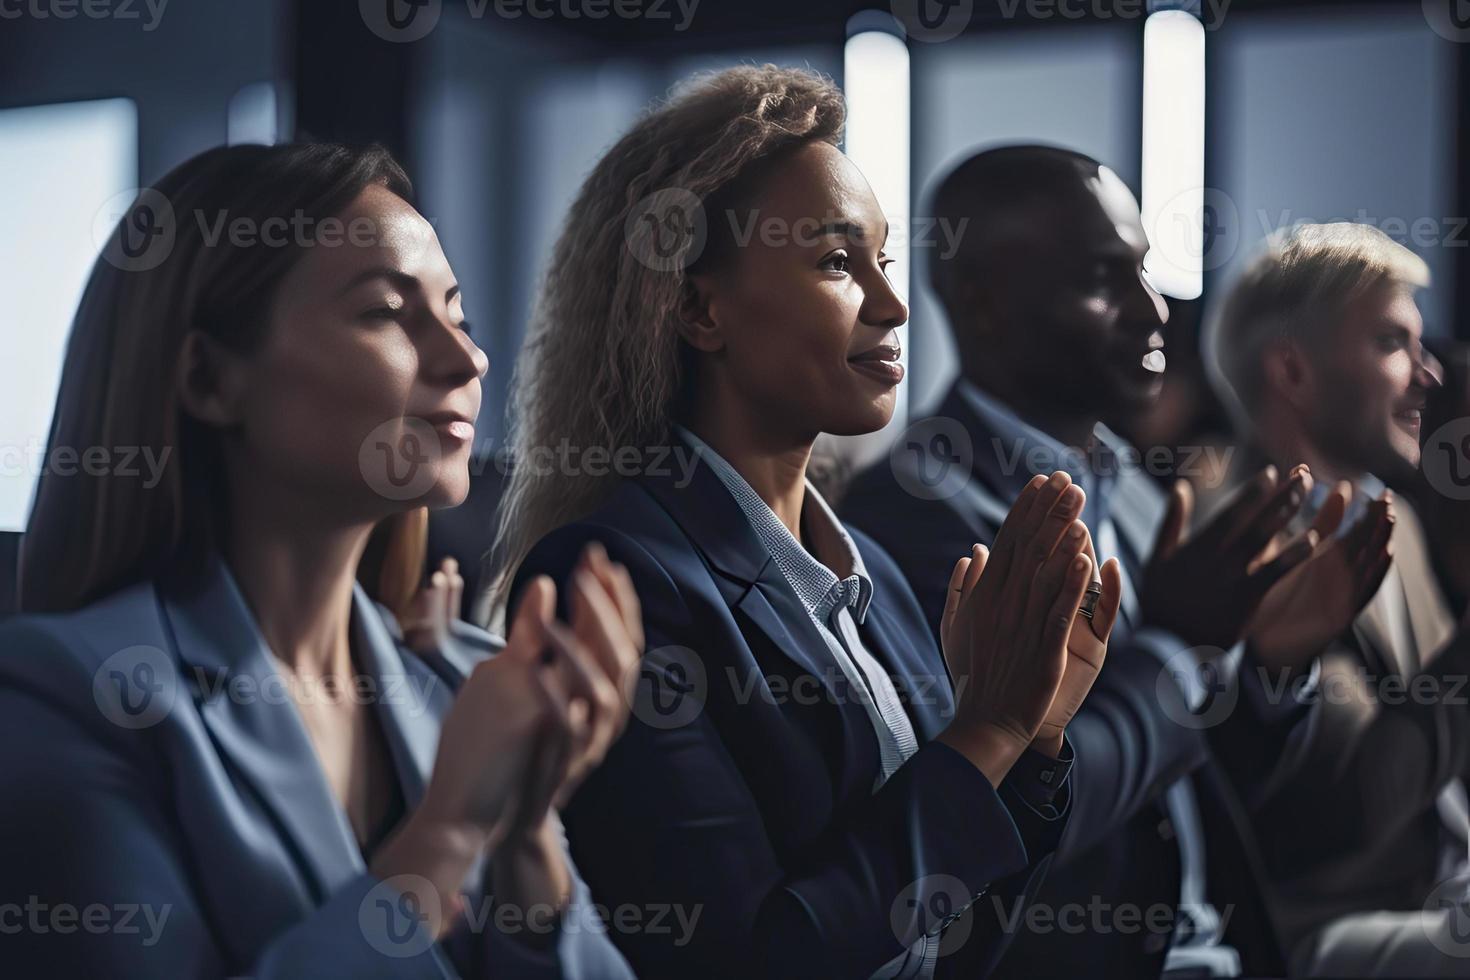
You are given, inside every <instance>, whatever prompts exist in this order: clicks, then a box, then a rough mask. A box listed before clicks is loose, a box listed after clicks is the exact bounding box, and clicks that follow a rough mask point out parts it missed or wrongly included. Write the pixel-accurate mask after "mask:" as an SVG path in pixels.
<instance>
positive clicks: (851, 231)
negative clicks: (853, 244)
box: [817, 220, 888, 242]
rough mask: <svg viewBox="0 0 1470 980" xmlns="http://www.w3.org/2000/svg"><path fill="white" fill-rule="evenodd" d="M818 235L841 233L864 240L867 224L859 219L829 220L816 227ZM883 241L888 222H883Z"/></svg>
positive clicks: (886, 234) (844, 235) (846, 236)
mask: <svg viewBox="0 0 1470 980" xmlns="http://www.w3.org/2000/svg"><path fill="white" fill-rule="evenodd" d="M817 234H818V235H842V236H843V237H845V238H855V239H857V240H859V241H864V240H866V239H867V237H868V229H867V226H866V225H864V224H863V223H862V222H860V221H846V220H843V221H829V222H827V223H826V224H824V225H822V226H821V227H820V228H818V229H817ZM882 241H883V242H887V241H888V222H886V221H885V222H883V238H882Z"/></svg>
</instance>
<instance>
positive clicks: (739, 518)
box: [639, 443, 876, 771]
mask: <svg viewBox="0 0 1470 980" xmlns="http://www.w3.org/2000/svg"><path fill="white" fill-rule="evenodd" d="M675 451H676V452H677V451H684V452H692V451H693V450H691V449H690V448H689V447H688V446H686V445H684V444H683V443H680V444H679V445H678V447H677V448H676V449H675ZM639 482H640V485H641V486H642V487H643V489H645V490H646V491H647V492H648V493H649V494H651V495H652V496H653V497H654V499H655V500H657V501H658V502H659V504H660V506H662V507H663V509H664V510H665V511H666V512H667V513H668V514H669V516H670V517H671V518H673V520H674V521H675V522H676V523H677V524H678V525H679V527H680V528H681V529H682V530H683V531H684V534H685V535H686V536H687V537H688V539H689V541H690V543H691V544H692V545H693V546H694V550H695V551H696V552H697V553H698V554H699V557H700V560H701V561H702V562H703V563H704V565H705V566H706V567H707V568H708V569H709V571H710V573H711V576H712V577H713V579H714V581H715V585H716V587H717V588H718V589H719V592H720V595H721V597H722V598H723V599H724V601H725V603H726V605H728V606H729V607H730V610H731V613H732V614H733V615H734V616H735V617H736V619H737V621H738V622H740V623H741V624H742V626H743V627H744V626H749V627H750V628H753V629H754V630H755V631H756V632H758V633H759V634H760V635H761V636H763V637H764V638H765V639H766V640H767V641H769V643H770V645H771V646H773V647H774V648H775V649H776V650H777V651H779V653H780V654H781V655H782V656H783V657H784V658H785V659H786V660H788V661H790V662H791V663H792V664H793V665H794V666H795V667H796V668H798V669H799V670H800V671H801V672H803V673H806V674H810V675H811V676H813V677H815V678H816V679H817V681H818V682H819V683H820V684H821V686H822V689H823V697H822V698H821V699H820V700H821V702H824V706H822V707H823V710H825V707H826V706H830V707H831V708H832V709H833V710H835V711H836V712H837V716H836V721H837V724H838V727H839V730H840V731H841V733H842V745H843V749H842V752H843V755H844V758H845V759H846V760H847V762H848V763H850V762H851V761H852V758H851V757H852V753H853V751H854V749H855V746H856V745H857V744H858V743H857V741H856V740H860V739H864V738H866V739H868V740H869V741H872V740H873V734H872V727H871V725H870V724H869V722H868V718H867V712H866V709H865V708H864V707H863V706H862V705H861V704H859V703H858V702H857V701H856V700H855V699H854V698H853V697H852V696H851V692H850V691H848V690H846V685H845V683H844V682H845V678H844V676H843V674H842V671H841V669H840V667H839V666H838V664H837V663H836V662H835V661H834V660H833V658H832V654H831V651H830V650H828V648H827V642H826V640H825V639H824V638H823V637H822V635H821V633H820V632H819V631H818V629H817V627H816V624H814V623H813V622H812V619H811V616H810V615H809V614H808V613H807V610H806V608H805V607H804V606H803V605H802V604H801V600H800V599H799V598H797V596H796V593H795V591H794V590H793V589H792V588H791V584H790V583H789V582H788V581H787V580H786V577H785V575H784V573H782V571H781V569H780V568H779V567H778V566H777V565H776V562H775V561H774V559H772V557H771V554H770V552H769V551H768V550H767V549H766V547H765V545H764V544H762V543H761V541H760V539H759V537H757V535H756V533H755V530H754V529H753V528H752V527H751V526H750V521H749V520H748V519H747V518H746V516H745V512H744V511H742V510H741V509H740V505H739V504H738V503H737V502H736V501H735V498H734V497H733V496H731V494H730V491H729V490H727V489H726V488H725V485H724V484H723V483H722V482H720V478H719V477H718V476H717V475H716V474H715V473H714V472H713V471H712V470H711V469H710V468H709V467H708V466H707V465H705V463H704V462H703V461H702V460H700V461H699V462H697V464H696V465H695V466H694V467H693V469H692V470H691V471H689V474H688V482H687V484H686V485H683V486H681V485H679V484H677V483H675V481H674V478H673V477H672V476H671V475H670V476H664V475H660V474H656V473H653V474H649V475H645V476H643V477H641V478H640V480H639ZM870 615H871V610H870ZM747 642H748V641H747ZM760 666H761V669H762V670H764V671H769V670H771V669H772V668H771V667H770V665H760ZM748 680H749V678H740V683H745V682H746V681H748ZM875 750H876V746H875ZM844 771H850V766H846V767H844Z"/></svg>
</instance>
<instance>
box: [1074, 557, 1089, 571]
mask: <svg viewBox="0 0 1470 980" xmlns="http://www.w3.org/2000/svg"><path fill="white" fill-rule="evenodd" d="M1072 567H1073V568H1074V569H1076V570H1077V571H1079V572H1080V571H1082V570H1083V569H1084V568H1086V567H1087V556H1086V555H1078V556H1077V557H1076V558H1073V559H1072Z"/></svg>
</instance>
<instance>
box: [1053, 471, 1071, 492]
mask: <svg viewBox="0 0 1470 980" xmlns="http://www.w3.org/2000/svg"><path fill="white" fill-rule="evenodd" d="M1070 479H1071V477H1069V476H1067V474H1065V473H1063V472H1062V471H1061V470H1057V471H1056V472H1055V473H1053V474H1052V475H1051V480H1050V481H1049V482H1050V483H1051V485H1052V486H1053V487H1057V488H1061V487H1063V486H1066V484H1067V481H1068V480H1070Z"/></svg>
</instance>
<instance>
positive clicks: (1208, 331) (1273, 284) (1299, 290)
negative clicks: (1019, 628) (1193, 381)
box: [1204, 221, 1429, 431]
mask: <svg viewBox="0 0 1470 980" xmlns="http://www.w3.org/2000/svg"><path fill="white" fill-rule="evenodd" d="M1384 282H1389V283H1393V284H1395V285H1398V286H1401V287H1403V288H1405V289H1408V290H1410V291H1412V290H1414V289H1419V288H1422V287H1425V286H1428V285H1429V266H1428V265H1427V264H1425V262H1424V260H1423V259H1421V258H1420V257H1419V256H1417V255H1415V254H1414V253H1413V252H1411V251H1410V250H1409V249H1408V248H1406V247H1404V246H1403V245H1401V244H1399V243H1398V242H1396V241H1394V240H1393V239H1392V238H1390V237H1389V236H1388V235H1386V234H1384V233H1383V232H1382V231H1381V230H1379V229H1378V228H1375V227H1373V226H1372V225H1363V224H1354V223H1352V222H1347V221H1339V222H1333V223H1331V224H1321V225H1316V224H1301V225H1294V226H1292V227H1290V228H1287V229H1283V230H1281V231H1278V232H1276V233H1275V234H1273V235H1271V236H1270V237H1269V238H1268V239H1266V242H1265V244H1264V245H1263V246H1262V248H1261V250H1260V252H1259V253H1257V254H1256V255H1255V257H1254V258H1252V259H1251V261H1250V263H1249V264H1248V265H1247V266H1246V268H1245V271H1243V272H1242V273H1241V274H1240V276H1239V277H1238V278H1237V279H1236V280H1235V283H1234V285H1232V286H1231V288H1230V290H1229V292H1228V293H1227V294H1226V296H1225V299H1224V301H1223V302H1221V303H1220V304H1219V305H1218V306H1217V307H1216V309H1215V312H1214V315H1213V316H1212V317H1211V318H1210V322H1209V324H1208V325H1207V327H1206V328H1205V337H1204V352H1205V363H1206V365H1207V366H1208V368H1209V371H1210V375H1211V378H1212V380H1213V381H1214V382H1215V387H1216V389H1217V390H1218V391H1219V393H1220V395H1221V396H1222V397H1223V398H1224V399H1225V400H1226V402H1227V403H1230V407H1231V409H1232V411H1233V412H1234V413H1235V415H1236V421H1237V422H1238V423H1239V424H1240V425H1241V427H1242V429H1243V430H1245V431H1249V429H1250V428H1251V425H1252V419H1253V418H1254V416H1255V413H1256V412H1257V411H1258V410H1259V407H1260V399H1261V395H1262V393H1263V390H1264V387H1265V379H1264V369H1263V361H1264V354H1265V351H1266V349H1267V347H1269V346H1270V345H1271V344H1272V343H1275V342H1278V341H1282V340H1304V339H1310V338H1311V337H1312V336H1314V332H1315V331H1316V330H1318V329H1320V328H1321V327H1322V326H1323V324H1324V321H1328V320H1330V319H1331V318H1332V317H1333V316H1335V315H1336V314H1337V313H1338V312H1340V311H1341V310H1342V309H1343V308H1344V307H1345V306H1346V305H1347V304H1348V303H1349V302H1351V301H1352V300H1353V299H1354V298H1356V297H1358V296H1360V295H1362V294H1363V293H1364V292H1367V291H1368V290H1370V289H1373V288H1375V287H1377V286H1378V285H1380V284H1382V283H1384Z"/></svg>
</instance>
